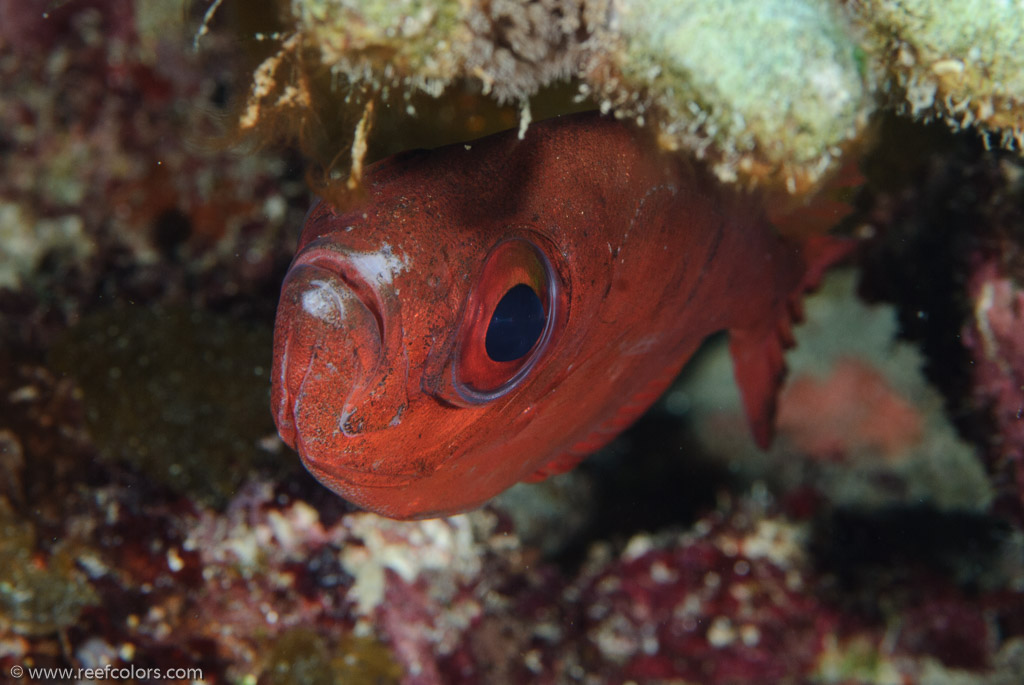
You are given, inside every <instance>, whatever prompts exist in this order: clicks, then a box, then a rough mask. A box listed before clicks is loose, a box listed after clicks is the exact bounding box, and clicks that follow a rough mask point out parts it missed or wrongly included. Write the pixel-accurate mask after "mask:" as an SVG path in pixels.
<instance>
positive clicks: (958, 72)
mask: <svg viewBox="0 0 1024 685" xmlns="http://www.w3.org/2000/svg"><path fill="white" fill-rule="evenodd" d="M284 15H285V16H286V17H287V19H286V22H285V23H286V24H289V25H290V26H289V29H288V30H287V31H284V32H281V33H280V40H279V43H278V45H279V49H278V50H277V52H275V53H273V54H272V55H271V56H270V57H268V58H267V59H266V61H264V63H263V64H262V65H261V66H260V68H259V69H257V71H256V73H255V79H254V84H253V88H252V90H251V93H250V97H249V102H248V106H247V108H246V110H245V114H244V116H243V119H242V122H243V128H249V127H252V126H254V125H255V124H256V123H257V122H258V121H259V120H260V118H261V117H262V116H264V115H266V114H267V112H270V111H274V110H275V109H277V110H280V109H297V110H298V111H299V112H302V111H304V109H305V108H308V107H309V106H310V103H311V102H313V101H314V100H316V99H317V97H322V96H317V95H315V94H313V93H314V91H315V88H313V87H312V86H311V85H310V80H309V79H308V78H307V77H306V76H301V77H296V76H295V75H294V73H293V75H292V76H290V77H289V76H287V73H288V71H287V70H286V68H285V65H288V64H292V63H294V62H296V61H298V63H299V64H301V65H302V67H301V68H300V69H299V70H297V72H296V70H295V69H291V71H292V72H296V73H307V74H308V73H318V72H323V71H324V70H327V71H328V72H329V73H330V75H331V83H332V87H333V88H335V89H336V95H335V97H334V100H335V104H334V110H335V113H336V114H337V113H338V112H341V113H344V114H345V116H342V117H341V118H342V119H344V120H348V119H351V120H352V122H351V123H352V124H353V125H352V126H350V127H349V135H350V136H351V138H350V139H349V140H348V141H345V142H343V143H339V144H338V146H337V147H340V148H344V147H345V146H347V145H352V147H353V152H354V153H356V154H354V155H353V160H354V166H355V167H357V171H358V167H359V165H360V164H361V159H362V155H363V154H365V138H366V136H367V130H368V129H367V127H368V122H369V119H370V118H371V117H370V116H369V115H370V114H371V113H372V112H373V108H372V106H370V107H369V109H366V110H365V112H364V108H366V107H367V102H375V101H380V102H382V103H385V104H386V106H387V107H390V108H394V109H395V110H398V111H406V112H407V114H408V115H409V116H416V115H418V114H419V113H420V112H422V111H423V110H425V109H429V108H430V107H431V105H430V104H429V101H428V102H426V103H423V102H419V103H417V104H416V105H413V104H412V103H413V100H414V99H415V97H416V96H418V95H422V94H424V93H425V94H428V95H429V96H430V97H449V96H450V95H451V93H452V92H457V93H465V94H472V95H474V96H481V97H484V98H486V97H493V98H494V99H495V100H496V101H497V102H498V103H501V104H504V103H511V104H514V105H515V106H516V107H518V108H519V110H520V115H521V125H523V126H525V125H527V124H528V123H529V121H530V118H531V110H530V107H531V100H532V99H535V98H536V97H537V96H538V94H539V93H542V92H543V91H544V90H545V89H548V88H550V87H552V86H553V85H555V84H557V83H559V82H562V81H566V80H568V81H569V82H571V83H572V84H573V85H574V88H575V89H576V90H577V96H576V97H577V100H578V101H588V102H590V103H591V105H592V106H600V107H601V108H602V109H604V110H606V111H612V112H614V113H615V115H616V116H618V117H622V118H627V119H631V120H633V121H635V122H636V123H638V124H640V125H643V126H647V127H650V128H651V130H652V131H653V132H655V133H656V134H657V135H658V138H659V141H660V143H661V145H662V146H663V147H665V148H668V149H672V150H678V151H680V152H681V153H683V154H696V155H697V156H698V157H707V158H708V159H709V160H711V162H712V163H713V167H714V169H715V171H716V173H717V174H718V176H719V177H720V178H722V179H723V180H727V181H741V182H744V183H757V184H761V185H773V186H774V185H781V186H783V187H785V188H786V189H787V190H789V192H791V193H798V194H799V193H803V192H804V191H808V190H812V189H814V188H815V187H816V186H818V185H820V184H821V182H823V181H824V180H825V179H826V178H827V175H828V172H829V171H831V170H834V169H836V168H838V166H839V159H840V157H842V156H843V154H844V152H846V151H847V150H848V149H849V148H851V147H854V146H855V144H856V143H857V142H858V141H861V140H863V139H865V132H866V131H867V130H868V125H869V122H870V119H871V115H872V114H873V113H874V112H876V111H877V110H878V109H879V107H880V106H896V108H897V109H899V110H901V111H903V112H905V113H907V114H909V115H911V116H913V117H915V118H930V117H935V116H938V117H941V118H943V119H946V120H947V121H950V122H951V123H953V124H954V125H955V126H957V127H960V126H969V125H977V126H978V127H979V129H980V130H981V131H982V132H984V133H986V135H989V134H991V135H990V138H989V140H990V141H991V142H993V143H996V144H999V145H1002V146H1004V147H1007V148H1011V149H1012V148H1019V147H1021V140H1022V122H1024V112H1022V107H1021V102H1022V100H1024V76H1022V74H1024V64H1022V59H1024V58H1022V57H1021V55H1024V9H1022V8H1021V5H1020V4H1019V3H990V2H966V3H956V4H954V5H949V4H948V3H942V2H938V1H937V0H912V1H911V2H892V1H890V0H862V1H857V2H840V1H839V0H735V1H734V2H728V3H721V2H703V1H702V0H680V1H677V0H538V1H527V0H405V1H403V2H397V3H386V2H381V0H293V1H292V2H290V3H288V4H287V7H286V9H285V11H284ZM299 55H301V56H302V58H301V59H299V60H296V59H293V58H295V57H297V56H299ZM570 106H571V105H569V104H563V107H570ZM314 109H317V111H321V110H320V109H319V108H315V107H314ZM472 109H473V107H470V108H469V109H468V110H465V111H463V112H461V113H460V112H456V113H455V114H454V115H453V116H454V117H455V119H459V118H460V117H465V120H464V121H463V122H462V128H463V130H464V131H465V134H466V137H474V132H475V133H476V135H479V129H478V128H475V127H474V126H473V125H471V124H470V120H471V119H472V118H473V117H474V116H476V114H475V113H474V112H472V111H470V110H472ZM327 111H330V108H328V109H327ZM333 118H337V117H333ZM356 120H359V127H358V128H356V127H355V125H354V124H355V121H356ZM361 146H362V148H361ZM360 148H361V149H360ZM335 149H337V148H335ZM342 157H344V156H342ZM357 175H358V174H357Z"/></svg>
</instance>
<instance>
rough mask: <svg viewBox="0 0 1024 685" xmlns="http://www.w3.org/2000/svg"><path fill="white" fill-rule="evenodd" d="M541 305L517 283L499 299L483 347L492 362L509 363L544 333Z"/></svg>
mask: <svg viewBox="0 0 1024 685" xmlns="http://www.w3.org/2000/svg"><path fill="white" fill-rule="evenodd" d="M544 318H545V317H544V305H542V304H541V301H540V298H539V297H537V293H535V292H534V291H533V288H531V287H530V286H528V285H526V284H524V283H520V284H519V285H517V286H515V287H514V288H512V289H511V290H509V291H508V292H507V293H505V295H504V297H502V298H501V301H500V302H498V306H497V307H495V308H494V314H492V315H491V323H490V324H489V325H488V326H487V338H486V339H485V340H484V347H485V348H486V349H487V356H488V357H490V358H491V359H493V360H494V361H496V362H512V361H515V360H516V359H519V358H520V357H522V356H523V355H525V354H526V353H527V352H529V351H530V349H531V348H532V347H533V345H534V343H536V342H537V338H539V337H540V334H541V333H542V332H543V331H544Z"/></svg>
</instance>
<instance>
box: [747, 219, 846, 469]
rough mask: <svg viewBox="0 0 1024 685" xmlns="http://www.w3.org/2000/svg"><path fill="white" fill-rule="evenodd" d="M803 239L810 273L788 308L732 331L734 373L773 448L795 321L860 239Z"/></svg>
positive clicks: (764, 444)
mask: <svg viewBox="0 0 1024 685" xmlns="http://www.w3.org/2000/svg"><path fill="white" fill-rule="evenodd" d="M802 243H803V244H802V251H801V254H802V257H803V262H804V273H803V276H802V277H801V279H800V281H799V282H798V283H797V285H796V287H795V288H793V290H792V291H790V293H789V294H788V296H787V297H786V301H785V305H784V307H783V308H782V309H783V310H784V311H782V312H781V313H780V314H779V315H778V317H777V318H776V320H775V321H774V322H773V323H772V324H770V325H767V326H764V327H760V328H753V329H732V330H730V331H729V353H730V355H731V356H732V361H733V374H734V376H735V378H736V385H737V386H738V387H739V390H740V396H741V398H742V400H743V409H744V411H745V412H746V414H747V421H748V423H749V424H750V430H751V432H752V433H753V434H754V440H755V442H757V445H758V446H759V447H760V448H761V449H767V448H768V447H769V446H770V445H771V442H772V437H773V436H774V431H775V410H776V404H777V400H778V394H779V390H780V389H781V387H782V382H783V381H784V380H785V377H786V359H785V356H784V354H783V352H784V351H785V350H786V349H788V348H790V347H792V346H793V345H794V344H795V340H794V338H793V324H794V323H799V322H800V321H801V320H802V319H803V296H804V293H806V292H808V291H810V290H814V289H815V288H817V287H818V285H819V284H820V283H821V279H822V276H824V274H825V271H826V270H827V269H828V268H829V267H830V266H832V265H833V264H835V263H837V262H839V261H841V260H842V259H844V258H845V257H847V256H849V254H850V253H851V252H852V251H853V249H854V247H855V246H856V241H854V240H849V239H843V238H836V237H834V236H812V237H810V238H807V239H806V240H804V241H802Z"/></svg>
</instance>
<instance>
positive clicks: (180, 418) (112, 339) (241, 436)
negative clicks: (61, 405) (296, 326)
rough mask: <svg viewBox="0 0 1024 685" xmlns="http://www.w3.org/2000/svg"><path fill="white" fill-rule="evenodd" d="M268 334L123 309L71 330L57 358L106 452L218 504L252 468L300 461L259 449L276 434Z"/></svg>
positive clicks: (196, 315)
mask: <svg viewBox="0 0 1024 685" xmlns="http://www.w3.org/2000/svg"><path fill="white" fill-rule="evenodd" d="M271 335H272V332H271V329H270V327H269V326H255V325H251V324H247V323H243V322H239V321H234V320H231V319H227V318H218V317H214V316H213V315H211V314H207V313H204V312H200V311H194V310H186V309H169V310H164V311H160V310H152V309H148V308H145V307H133V306H118V307H115V308H112V309H109V310H105V311H102V312H99V313H97V314H95V315H92V316H90V317H87V318H85V319H83V320H82V321H81V322H80V323H78V324H77V325H76V326H74V327H73V328H72V329H71V330H70V331H68V333H67V334H66V336H65V337H64V338H63V339H62V340H61V341H59V342H58V343H57V345H55V347H54V349H53V351H52V354H51V362H52V365H53V367H54V369H55V370H57V371H59V372H62V373H64V374H66V375H68V376H72V377H73V378H74V379H75V380H76V381H77V382H78V384H79V385H80V386H81V388H82V392H83V402H84V407H85V414H86V422H87V425H88V427H89V430H90V433H91V434H92V436H93V438H94V440H95V441H96V444H97V446H98V447H99V449H100V453H101V455H102V456H103V457H104V458H105V459H108V460H114V461H119V462H125V463H128V464H130V465H132V466H133V467H135V468H136V469H138V470H139V471H141V472H143V473H145V474H146V475H148V476H149V477H150V478H152V479H153V480H155V481H157V482H159V483H162V484H164V485H166V486H167V487H169V488H171V489H172V490H174V491H176V492H178V493H182V494H189V495H191V496H193V497H196V498H198V499H199V500H201V501H205V502H210V503H213V504H221V503H223V502H224V501H225V500H226V499H227V498H228V497H230V496H231V495H232V494H233V493H234V492H235V491H236V490H237V489H238V487H239V486H240V485H241V484H242V483H243V482H244V481H245V480H246V479H247V478H248V477H250V476H251V475H253V474H254V473H255V472H257V471H263V472H266V471H271V472H280V470H281V469H282V468H284V467H286V466H287V465H291V464H293V463H294V461H293V460H291V459H289V458H288V457H287V456H285V455H276V454H272V453H271V452H269V451H268V450H266V449H264V448H262V447H261V441H262V440H264V439H266V438H268V437H271V436H273V435H274V434H275V431H274V426H273V423H272V421H271V417H270V412H269V410H268V407H269V403H270V399H269V389H270V381H269V374H270V361H271V360H270V350H271ZM270 443H271V444H273V440H271V441H270Z"/></svg>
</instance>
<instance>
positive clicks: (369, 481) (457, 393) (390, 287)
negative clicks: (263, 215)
mask: <svg viewBox="0 0 1024 685" xmlns="http://www.w3.org/2000/svg"><path fill="white" fill-rule="evenodd" d="M429 205H430V202H429V200H424V199H423V198H422V197H408V196H400V195H386V196H383V197H382V196H378V197H376V198H375V199H374V201H373V202H371V203H369V204H368V205H367V206H365V207H363V208H361V209H357V210H355V211H351V212H347V213H341V212H338V211H336V210H335V209H334V208H332V207H330V206H329V205H327V204H325V203H320V204H318V205H316V206H314V208H313V209H312V210H311V211H310V214H309V215H308V217H307V220H306V224H305V228H304V231H303V237H302V240H301V243H300V249H299V250H298V252H297V254H296V257H295V259H294V261H293V263H292V266H291V268H290V269H289V271H288V274H287V276H286V278H285V281H284V284H283V286H282V292H281V299H280V303H279V306H278V313H277V322H276V326H275V340H274V370H273V390H272V405H273V412H274V418H275V421H276V423H277V426H278V430H279V432H280V434H281V436H282V438H283V439H284V441H285V442H286V443H288V444H289V445H291V446H292V447H293V448H295V449H296V451H298V452H299V454H300V456H301V458H302V460H303V462H304V464H305V466H306V468H307V469H308V470H309V471H310V472H311V473H312V474H313V475H314V476H316V477H317V478H318V479H319V480H320V481H321V482H322V483H324V484H325V485H327V486H328V487H329V488H331V489H332V490H334V491H335V492H337V493H338V494H340V495H342V496H343V497H345V498H346V499H348V500H350V501H352V502H354V503H355V504H358V505H360V506H362V507H364V508H367V509H370V510H373V511H377V512H379V513H382V514H385V515H387V516H390V517H393V518H414V517H415V518H426V517H430V516H437V515H443V514H449V513H455V512H460V511H465V510H469V509H472V508H475V507H477V506H479V505H480V504H482V503H483V502H485V501H486V500H487V499H489V498H490V497H492V496H494V495H495V494H497V493H498V492H501V491H502V490H504V489H506V488H508V487H509V486H511V485H513V484H514V483H516V482H518V481H520V480H523V479H524V478H526V477H528V476H529V475H530V474H531V473H532V472H533V471H535V470H536V469H537V468H538V464H537V463H536V462H537V460H538V459H541V458H543V457H544V455H545V454H546V452H545V451H544V449H543V447H544V445H543V442H544V440H543V439H542V438H540V437H539V436H537V437H536V443H535V444H534V449H532V450H531V449H530V448H529V446H528V445H525V444H520V443H517V444H516V445H514V446H512V447H511V448H510V449H512V450H513V453H506V454H502V451H503V449H505V448H506V446H507V443H508V440H507V437H506V436H507V435H508V432H509V431H516V430H517V429H518V427H521V426H523V425H524V424H527V423H530V422H531V421H532V419H533V416H532V414H531V412H530V411H529V410H528V411H526V412H525V414H524V412H523V407H532V405H533V403H532V402H531V398H532V397H535V396H536V397H539V396H543V395H544V394H545V393H546V392H549V391H550V389H551V388H552V387H553V386H554V384H556V383H557V381H558V378H559V377H561V375H562V374H560V373H559V372H558V368H557V366H552V365H551V361H552V358H553V357H554V356H556V355H553V351H554V350H555V349H557V346H558V343H559V340H560V338H561V336H562V334H563V332H564V330H565V325H566V321H567V319H568V314H569V311H568V309H569V301H570V282H571V280H572V278H571V275H570V273H569V269H570V267H569V264H568V259H566V255H565V254H564V251H563V250H562V249H560V247H559V246H558V245H557V244H556V243H555V242H553V241H552V240H551V237H550V236H549V235H547V234H545V233H544V232H543V231H540V230H538V229H537V228H536V227H535V226H531V225H529V224H526V223H521V222H519V223H516V222H504V221H497V222H477V223H476V225H475V228H474V229H473V230H465V231H458V230H455V231H453V230H452V227H451V226H449V225H447V224H446V219H445V218H444V217H445V214H444V213H443V212H439V211H437V209H436V208H434V207H431V206H429ZM481 226H483V228H481ZM524 395H525V399H524ZM528 433H529V432H528V431H527V434H528ZM513 442H515V441H513ZM531 457H533V458H531Z"/></svg>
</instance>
